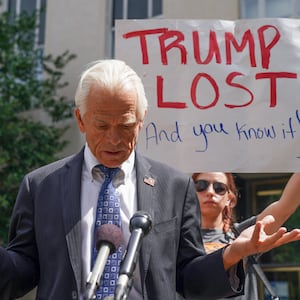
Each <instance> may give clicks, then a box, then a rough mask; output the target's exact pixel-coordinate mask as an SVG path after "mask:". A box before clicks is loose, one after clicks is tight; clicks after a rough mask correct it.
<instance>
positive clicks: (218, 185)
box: [195, 179, 229, 196]
mask: <svg viewBox="0 0 300 300" xmlns="http://www.w3.org/2000/svg"><path fill="white" fill-rule="evenodd" d="M211 184H212V186H213V189H214V191H215V193H216V194H218V195H220V196H223V195H225V194H226V193H227V192H229V188H228V186H227V185H226V184H225V183H223V182H218V181H214V182H210V181H207V180H202V179H201V180H196V181H195V188H196V191H197V192H204V191H206V190H207V189H208V187H209V186H210V185H211Z"/></svg>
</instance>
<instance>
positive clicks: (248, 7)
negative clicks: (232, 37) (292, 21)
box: [241, 0, 300, 18]
mask: <svg viewBox="0 0 300 300" xmlns="http://www.w3.org/2000/svg"><path fill="white" fill-rule="evenodd" d="M279 17H280V18H298V17H300V0H284V1H282V0H241V18H279Z"/></svg>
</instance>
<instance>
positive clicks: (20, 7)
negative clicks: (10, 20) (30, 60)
mask: <svg viewBox="0 0 300 300" xmlns="http://www.w3.org/2000/svg"><path fill="white" fill-rule="evenodd" d="M45 8H46V0H26V1H22V0H11V1H9V4H8V11H9V13H10V14H11V16H16V15H19V14H20V13H21V12H22V11H26V12H28V13H29V14H32V13H33V12H34V11H35V10H38V11H41V13H40V18H39V26H38V28H37V37H38V38H37V45H38V46H43V45H44V42H45V23H46V12H45Z"/></svg>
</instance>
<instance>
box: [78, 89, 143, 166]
mask: <svg viewBox="0 0 300 300" xmlns="http://www.w3.org/2000/svg"><path fill="white" fill-rule="evenodd" d="M136 107H137V96H136V93H135V91H134V90H133V89H123V90H121V91H115V92H113V93H112V92H110V91H106V90H103V89H100V88H98V87H96V86H94V87H92V88H91V90H90V93H89V95H88V99H87V106H86V108H87V109H86V113H85V114H84V116H83V117H81V116H80V113H79V110H78V109H76V110H75V114H76V118H77V123H78V126H79V129H80V131H81V132H82V133H85V134H86V141H87V143H88V145H89V147H90V149H91V151H92V153H93V154H94V155H95V157H96V158H97V160H98V161H99V162H101V163H102V164H104V165H105V166H107V167H110V168H113V167H117V166H119V165H120V164H121V163H123V162H124V161H125V160H127V159H128V157H129V156H130V154H131V152H132V151H133V150H134V146H135V144H136V141H137V138H138V134H139V131H140V129H141V127H142V121H139V120H137V117H136Z"/></svg>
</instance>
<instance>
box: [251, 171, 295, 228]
mask: <svg viewBox="0 0 300 300" xmlns="http://www.w3.org/2000/svg"><path fill="white" fill-rule="evenodd" d="M299 205H300V173H294V174H293V175H292V176H291V177H290V179H289V181H288V183H287V184H286V186H285V188H284V190H283V193H282V195H281V197H280V199H279V200H278V201H275V202H273V203H271V204H270V205H269V206H267V207H266V208H265V209H264V210H263V211H262V212H261V213H260V214H259V215H258V216H257V220H258V221H261V220H262V219H263V218H264V217H265V216H267V215H272V216H273V217H274V218H275V221H274V222H272V223H270V224H267V225H266V226H265V231H266V233H268V234H270V233H274V232H275V231H277V230H278V229H279V228H280V226H282V224H283V223H284V222H285V221H286V220H287V219H288V218H289V217H290V216H291V215H292V214H293V213H294V212H295V210H296V209H297V208H298V206H299Z"/></svg>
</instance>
